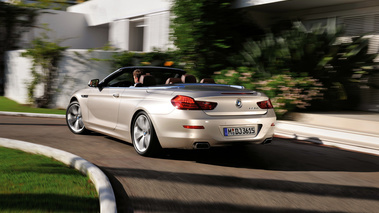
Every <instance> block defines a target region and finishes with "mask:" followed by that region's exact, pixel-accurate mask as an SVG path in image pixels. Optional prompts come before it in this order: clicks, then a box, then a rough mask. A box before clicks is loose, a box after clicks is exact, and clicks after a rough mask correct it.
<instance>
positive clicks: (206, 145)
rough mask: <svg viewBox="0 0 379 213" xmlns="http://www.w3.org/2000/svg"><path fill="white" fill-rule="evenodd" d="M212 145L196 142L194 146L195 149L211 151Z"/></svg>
mask: <svg viewBox="0 0 379 213" xmlns="http://www.w3.org/2000/svg"><path fill="white" fill-rule="evenodd" d="M210 147H211V145H209V143H208V142H196V143H194V144H193V148H194V149H209V148H210Z"/></svg>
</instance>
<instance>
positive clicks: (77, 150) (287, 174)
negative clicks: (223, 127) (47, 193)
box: [0, 116, 379, 212]
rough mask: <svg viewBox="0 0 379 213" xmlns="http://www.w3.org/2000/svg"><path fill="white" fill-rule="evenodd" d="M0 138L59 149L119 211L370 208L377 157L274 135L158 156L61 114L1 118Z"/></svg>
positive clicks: (376, 191) (378, 189)
mask: <svg viewBox="0 0 379 213" xmlns="http://www.w3.org/2000/svg"><path fill="white" fill-rule="evenodd" d="M0 137H4V138H10V139H17V140H24V141H29V142H33V143H38V144H43V145H47V146H50V147H54V148H58V149H62V150H65V151H68V152H71V153H73V154H76V155H79V156H81V157H83V158H85V159H87V160H89V161H91V162H92V163H94V164H96V165H97V166H99V167H100V168H101V169H102V170H103V171H104V172H105V173H106V174H107V175H108V176H109V178H110V180H111V181H112V185H113V187H114V190H115V193H116V199H117V202H118V210H119V212H133V211H134V212H377V210H378V209H379V157H378V156H372V155H367V154H362V153H355V152H349V151H344V150H339V149H334V148H329V147H322V146H316V145H311V144H306V143H297V142H295V141H291V140H285V139H279V138H276V139H275V140H274V141H273V143H272V144H271V145H258V146H250V147H245V148H232V149H231V148H220V149H212V150H208V151H188V150H167V151H166V152H165V153H164V154H162V156H160V157H157V158H146V157H141V156H139V155H137V154H136V153H135V151H134V149H133V147H132V146H131V145H130V144H128V143H125V142H123V141H119V140H116V139H113V138H110V137H107V136H104V135H100V134H91V135H85V136H81V135H74V134H72V133H71V132H70V131H69V130H68V128H67V127H66V125H65V121H64V120H63V119H51V118H27V117H13V116H0Z"/></svg>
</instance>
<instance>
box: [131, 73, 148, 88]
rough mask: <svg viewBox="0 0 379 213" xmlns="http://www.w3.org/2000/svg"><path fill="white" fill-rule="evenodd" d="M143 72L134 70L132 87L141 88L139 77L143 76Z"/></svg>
mask: <svg viewBox="0 0 379 213" xmlns="http://www.w3.org/2000/svg"><path fill="white" fill-rule="evenodd" d="M144 74H145V72H144V71H143V70H141V69H136V70H134V71H133V78H134V86H135V87H140V86H142V83H141V82H140V77H141V75H144Z"/></svg>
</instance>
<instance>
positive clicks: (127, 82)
mask: <svg viewBox="0 0 379 213" xmlns="http://www.w3.org/2000/svg"><path fill="white" fill-rule="evenodd" d="M132 81H133V76H132V74H131V73H123V74H122V75H120V76H118V77H116V78H114V79H112V80H111V81H110V82H109V83H108V85H107V86H109V87H130V86H132V85H133V83H132Z"/></svg>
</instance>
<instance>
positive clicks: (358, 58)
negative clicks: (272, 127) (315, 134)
mask: <svg viewBox="0 0 379 213" xmlns="http://www.w3.org/2000/svg"><path fill="white" fill-rule="evenodd" d="M342 30H343V29H342V28H339V27H337V26H333V27H332V28H331V27H330V26H328V27H327V26H318V27H316V28H313V29H311V30H307V29H305V27H304V26H303V25H302V24H301V22H295V23H293V26H292V28H290V29H287V30H284V31H281V32H279V33H276V34H273V33H269V34H266V35H264V36H263V37H262V38H261V39H259V40H249V41H247V42H246V43H245V44H244V47H243V49H242V50H241V52H240V53H239V54H238V55H235V56H232V57H231V58H230V60H232V64H234V65H235V66H234V67H232V68H228V69H225V70H223V71H221V72H216V73H215V76H214V78H215V79H216V80H217V82H219V83H231V84H239V85H243V86H245V87H246V88H249V89H256V90H261V91H263V92H264V93H266V94H267V95H268V96H269V97H270V98H272V100H273V103H274V106H275V108H276V111H277V114H278V115H279V116H281V115H284V114H285V113H287V112H291V111H295V110H297V111H299V110H300V111H301V110H303V109H305V108H308V110H331V109H333V110H340V109H352V108H353V107H354V106H355V105H356V104H358V103H359V87H360V86H361V85H362V84H364V82H365V81H366V77H367V76H369V75H370V74H371V73H373V72H376V71H375V69H374V67H375V65H378V63H377V62H375V61H374V59H375V58H376V57H377V54H368V53H367V50H368V38H366V37H364V36H359V37H355V38H352V39H351V41H348V42H346V41H345V42H342V41H340V39H339V37H340V35H341V33H342V32H343V31H342ZM238 65H240V66H238ZM241 65H242V66H241Z"/></svg>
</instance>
